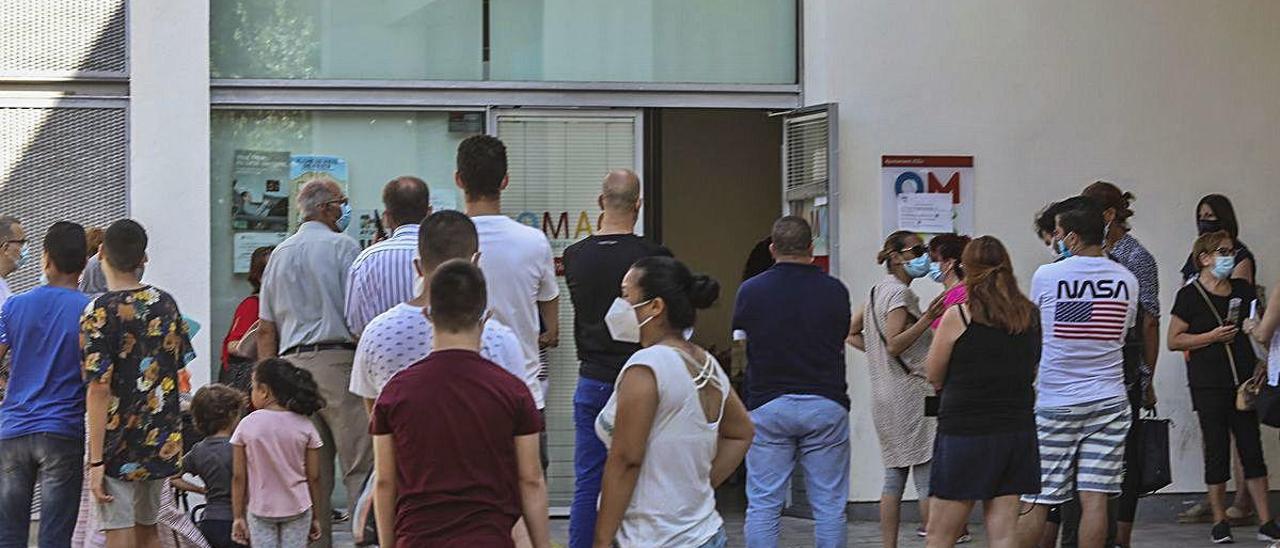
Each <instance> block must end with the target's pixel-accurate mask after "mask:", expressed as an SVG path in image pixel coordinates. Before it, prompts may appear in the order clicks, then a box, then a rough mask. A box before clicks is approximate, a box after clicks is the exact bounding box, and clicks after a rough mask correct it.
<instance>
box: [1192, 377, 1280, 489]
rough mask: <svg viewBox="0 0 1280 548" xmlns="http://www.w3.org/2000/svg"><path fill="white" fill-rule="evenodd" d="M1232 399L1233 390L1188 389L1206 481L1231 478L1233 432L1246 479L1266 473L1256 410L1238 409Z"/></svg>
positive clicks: (1233, 398)
mask: <svg viewBox="0 0 1280 548" xmlns="http://www.w3.org/2000/svg"><path fill="white" fill-rule="evenodd" d="M1235 399H1236V395H1235V391H1234V390H1229V389H1192V390H1191V402H1192V404H1193V405H1194V407H1195V410H1196V416H1197V417H1199V419H1200V435H1201V437H1202V438H1204V483H1205V485H1218V484H1221V483H1226V482H1227V480H1229V479H1231V436H1232V435H1235V438H1236V449H1237V450H1238V451H1239V452H1240V464H1241V465H1243V466H1244V477H1245V479H1254V478H1262V477H1266V476H1267V463H1266V461H1265V460H1264V458H1263V455H1262V434H1261V432H1259V429H1258V414H1257V413H1255V412H1253V411H1237V410H1236V407H1235Z"/></svg>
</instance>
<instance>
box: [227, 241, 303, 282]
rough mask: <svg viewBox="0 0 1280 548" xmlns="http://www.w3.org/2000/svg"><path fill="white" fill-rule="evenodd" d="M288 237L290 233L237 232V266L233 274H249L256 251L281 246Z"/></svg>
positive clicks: (235, 248) (235, 250)
mask: <svg viewBox="0 0 1280 548" xmlns="http://www.w3.org/2000/svg"><path fill="white" fill-rule="evenodd" d="M288 237H289V233H288V232H237V233H236V235H235V239H234V240H233V242H234V243H233V250H234V253H235V266H234V268H233V270H232V272H234V273H236V274H248V273H249V263H250V261H252V259H253V251H254V250H255V249H258V248H259V247H269V246H273V245H279V244H280V242H283V241H284V239H285V238H288Z"/></svg>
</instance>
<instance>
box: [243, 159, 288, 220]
mask: <svg viewBox="0 0 1280 548" xmlns="http://www.w3.org/2000/svg"><path fill="white" fill-rule="evenodd" d="M288 181H289V153H288V152H279V151H266V150H237V151H235V154H234V156H233V157H232V162H231V228H232V230H235V231H249V230H253V231H281V230H285V229H286V228H288V226H289V189H288V188H287V187H286V185H287V184H288Z"/></svg>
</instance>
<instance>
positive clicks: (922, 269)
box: [902, 255, 929, 279]
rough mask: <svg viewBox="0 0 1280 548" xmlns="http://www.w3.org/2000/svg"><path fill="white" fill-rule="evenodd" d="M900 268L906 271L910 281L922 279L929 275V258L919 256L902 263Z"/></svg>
mask: <svg viewBox="0 0 1280 548" xmlns="http://www.w3.org/2000/svg"><path fill="white" fill-rule="evenodd" d="M902 268H903V269H905V270H906V271H907V276H910V277H911V279H915V278H923V277H924V276H925V275H926V274H928V273H929V256H928V255H921V256H919V257H916V258H914V259H911V260H910V261H907V262H906V263H903V265H902Z"/></svg>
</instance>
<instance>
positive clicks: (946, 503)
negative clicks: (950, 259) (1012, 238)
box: [926, 236, 1040, 548]
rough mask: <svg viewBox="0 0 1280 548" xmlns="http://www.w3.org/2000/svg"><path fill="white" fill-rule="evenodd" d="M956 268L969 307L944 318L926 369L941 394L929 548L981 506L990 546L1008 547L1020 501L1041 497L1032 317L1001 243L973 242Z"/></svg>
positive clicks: (1035, 323) (950, 539)
mask: <svg viewBox="0 0 1280 548" xmlns="http://www.w3.org/2000/svg"><path fill="white" fill-rule="evenodd" d="M961 262H962V263H963V264H964V269H965V271H966V277H965V287H966V288H967V289H968V302H967V303H965V304H960V305H958V306H955V307H952V308H951V309H949V310H947V311H946V313H944V314H943V316H942V323H941V325H939V327H938V329H937V331H936V332H935V333H934V336H933V343H932V344H931V345H930V347H929V357H928V359H927V362H926V363H927V370H928V377H929V382H931V383H932V384H933V385H934V386H935V387H937V388H938V389H939V390H941V393H942V403H941V407H940V409H939V411H938V438H937V443H936V444H935V446H934V453H933V471H932V472H933V474H932V478H931V480H930V483H929V490H930V493H931V495H932V497H933V498H932V500H931V501H930V504H929V506H930V512H929V526H928V530H929V533H930V535H929V541H928V546H929V548H937V547H950V546H953V545H954V544H955V543H954V539H955V538H956V536H957V535H958V534H959V533H960V532H961V531H962V530H963V528H964V523H965V520H966V519H967V518H968V516H969V512H970V510H972V509H973V505H974V504H975V503H976V502H978V501H982V503H983V510H984V514H985V519H986V525H987V541H988V545H989V546H994V547H1009V548H1012V547H1014V546H1016V545H1017V544H1016V534H1015V531H1016V524H1017V521H1018V509H1019V502H1018V498H1019V495H1023V494H1028V493H1038V492H1040V456H1039V450H1038V448H1037V441H1036V425H1035V416H1034V414H1033V408H1034V406H1035V392H1034V390H1033V389H1032V383H1033V382H1034V380H1035V375H1036V368H1037V367H1038V364H1039V362H1040V320H1039V311H1038V310H1037V309H1036V307H1035V305H1034V304H1032V303H1031V301H1030V300H1029V299H1027V297H1026V296H1025V295H1023V294H1022V292H1021V291H1020V290H1019V289H1018V281H1017V280H1016V279H1015V278H1014V275H1013V266H1012V265H1011V264H1010V262H1009V254H1008V252H1007V251H1005V248H1004V245H1003V244H1001V243H1000V240H997V239H995V238H994V237H991V236H983V237H981V238H978V239H976V240H973V241H972V242H971V243H969V245H968V246H967V247H966V248H965V251H964V255H963V258H962V261H961Z"/></svg>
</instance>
